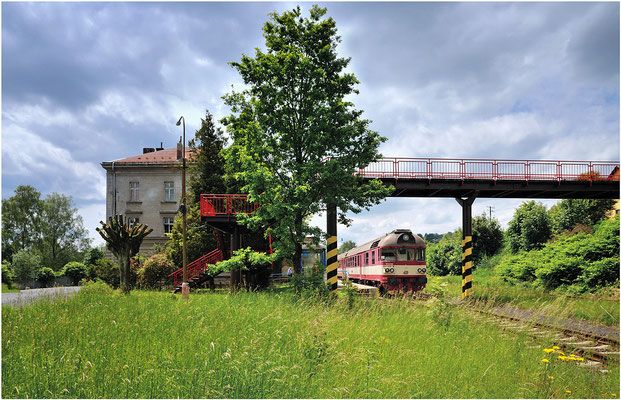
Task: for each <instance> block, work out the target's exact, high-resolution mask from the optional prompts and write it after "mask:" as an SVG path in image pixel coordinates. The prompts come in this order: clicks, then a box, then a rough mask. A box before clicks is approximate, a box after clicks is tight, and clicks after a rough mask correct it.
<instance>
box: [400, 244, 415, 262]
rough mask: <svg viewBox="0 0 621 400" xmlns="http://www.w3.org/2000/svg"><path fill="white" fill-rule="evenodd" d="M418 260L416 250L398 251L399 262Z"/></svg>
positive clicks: (405, 248) (404, 248)
mask: <svg viewBox="0 0 621 400" xmlns="http://www.w3.org/2000/svg"><path fill="white" fill-rule="evenodd" d="M415 259H416V249H412V248H407V247H401V248H399V250H398V251H397V261H414V260H415Z"/></svg>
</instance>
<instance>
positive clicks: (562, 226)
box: [549, 199, 615, 233]
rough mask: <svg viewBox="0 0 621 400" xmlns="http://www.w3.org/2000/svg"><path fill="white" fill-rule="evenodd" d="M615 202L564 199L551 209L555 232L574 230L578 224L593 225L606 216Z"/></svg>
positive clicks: (610, 200)
mask: <svg viewBox="0 0 621 400" xmlns="http://www.w3.org/2000/svg"><path fill="white" fill-rule="evenodd" d="M614 203H615V201H614V200H612V199H601V200H594V199H563V200H561V201H560V202H559V203H557V204H555V205H554V206H552V208H550V211H549V214H550V218H551V219H552V224H553V229H554V232H555V233H560V232H562V231H565V230H572V229H573V228H574V227H575V226H576V225H587V226H593V225H595V224H596V223H598V222H599V221H601V220H603V219H604V218H606V212H608V211H609V210H610V209H612V207H613V206H614Z"/></svg>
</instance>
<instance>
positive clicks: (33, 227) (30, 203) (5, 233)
mask: <svg viewBox="0 0 621 400" xmlns="http://www.w3.org/2000/svg"><path fill="white" fill-rule="evenodd" d="M42 210H43V202H42V201H41V193H40V192H39V191H38V190H37V189H35V188H34V187H32V186H29V185H20V186H18V187H17V188H16V189H15V192H14V194H13V196H11V197H10V198H8V199H6V200H5V199H3V200H2V259H3V260H10V259H11V258H12V256H13V254H14V253H17V252H18V251H20V250H24V249H31V248H32V247H33V246H34V245H36V244H38V242H39V239H40V218H41V213H42Z"/></svg>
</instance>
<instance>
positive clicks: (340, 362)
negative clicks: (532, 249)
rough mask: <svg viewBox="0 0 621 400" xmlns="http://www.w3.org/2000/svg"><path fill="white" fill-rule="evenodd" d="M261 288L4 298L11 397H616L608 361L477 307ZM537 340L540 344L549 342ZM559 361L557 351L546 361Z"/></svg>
mask: <svg viewBox="0 0 621 400" xmlns="http://www.w3.org/2000/svg"><path fill="white" fill-rule="evenodd" d="M289 289H290V288H288V287H280V288H275V289H273V290H270V291H268V292H263V293H239V294H234V295H229V294H226V293H224V292H216V293H205V294H193V295H191V296H190V299H189V300H182V299H181V298H180V296H176V295H171V294H169V293H166V292H146V291H134V292H132V293H131V294H130V295H127V296H125V295H121V294H118V293H116V292H112V291H110V290H105V288H104V289H102V288H99V289H98V288H97V287H89V288H86V290H84V291H83V292H81V293H79V294H78V295H76V296H75V297H74V298H72V299H71V300H69V301H57V302H49V301H48V302H41V303H37V304H34V305H32V306H28V307H24V308H21V309H14V308H12V307H7V306H5V307H3V308H2V397H3V398H26V397H28V398H31V397H35V398H138V397H141V398H176V397H182V398H214V397H216V398H411V397H420V398H550V397H552V398H614V397H616V396H618V395H619V393H618V390H619V367H618V365H616V366H611V367H610V368H609V370H610V372H609V373H607V374H603V373H600V372H596V371H593V370H590V369H587V368H581V367H578V366H577V362H575V361H560V360H558V359H556V358H554V357H551V355H549V354H546V353H545V352H544V351H543V348H545V347H546V346H547V347H551V345H552V344H551V343H552V342H551V341H550V340H549V339H547V340H546V339H543V340H542V341H541V342H540V343H532V342H531V341H530V339H529V338H528V337H526V336H524V335H518V334H503V332H502V330H501V329H500V328H498V327H497V326H494V325H491V324H489V323H487V322H485V320H478V319H476V318H477V317H476V316H475V315H474V314H471V313H468V312H466V311H465V310H463V309H461V308H458V307H455V306H452V305H448V304H447V303H445V302H442V301H440V302H436V303H433V305H425V304H424V303H417V304H412V302H411V301H405V300H402V299H382V300H379V301H374V300H366V299H363V298H356V299H355V302H354V303H353V304H352V303H348V302H347V301H346V300H345V299H343V298H341V299H338V300H337V301H333V302H331V303H326V302H325V301H316V300H312V299H299V298H296V297H295V296H294V295H293V294H292V293H291V292H290V290H289ZM537 346H539V347H537ZM542 360H547V361H548V362H545V361H542Z"/></svg>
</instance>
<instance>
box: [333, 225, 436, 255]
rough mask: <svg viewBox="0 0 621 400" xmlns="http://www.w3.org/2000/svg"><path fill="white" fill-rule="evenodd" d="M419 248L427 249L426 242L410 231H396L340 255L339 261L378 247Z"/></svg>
mask: <svg viewBox="0 0 621 400" xmlns="http://www.w3.org/2000/svg"><path fill="white" fill-rule="evenodd" d="M405 235H407V236H408V239H405V238H404V237H403V236H405ZM376 242H377V243H376ZM399 245H400V246H405V245H407V246H418V247H426V245H425V241H424V240H423V238H421V237H420V236H418V235H414V234H413V233H412V231H411V230H409V229H395V230H393V231H392V232H390V233H387V234H385V235H384V236H380V237H379V238H375V239H373V240H371V241H369V242H367V243H365V244H363V245H361V246H358V247H356V248H353V249H351V250H349V251H348V252H346V253H344V254H339V255H338V259H339V260H340V259H341V258H343V257H348V256H351V255H354V254H358V253H361V252H363V251H368V250H371V249H372V248H376V247H383V246H399Z"/></svg>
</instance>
